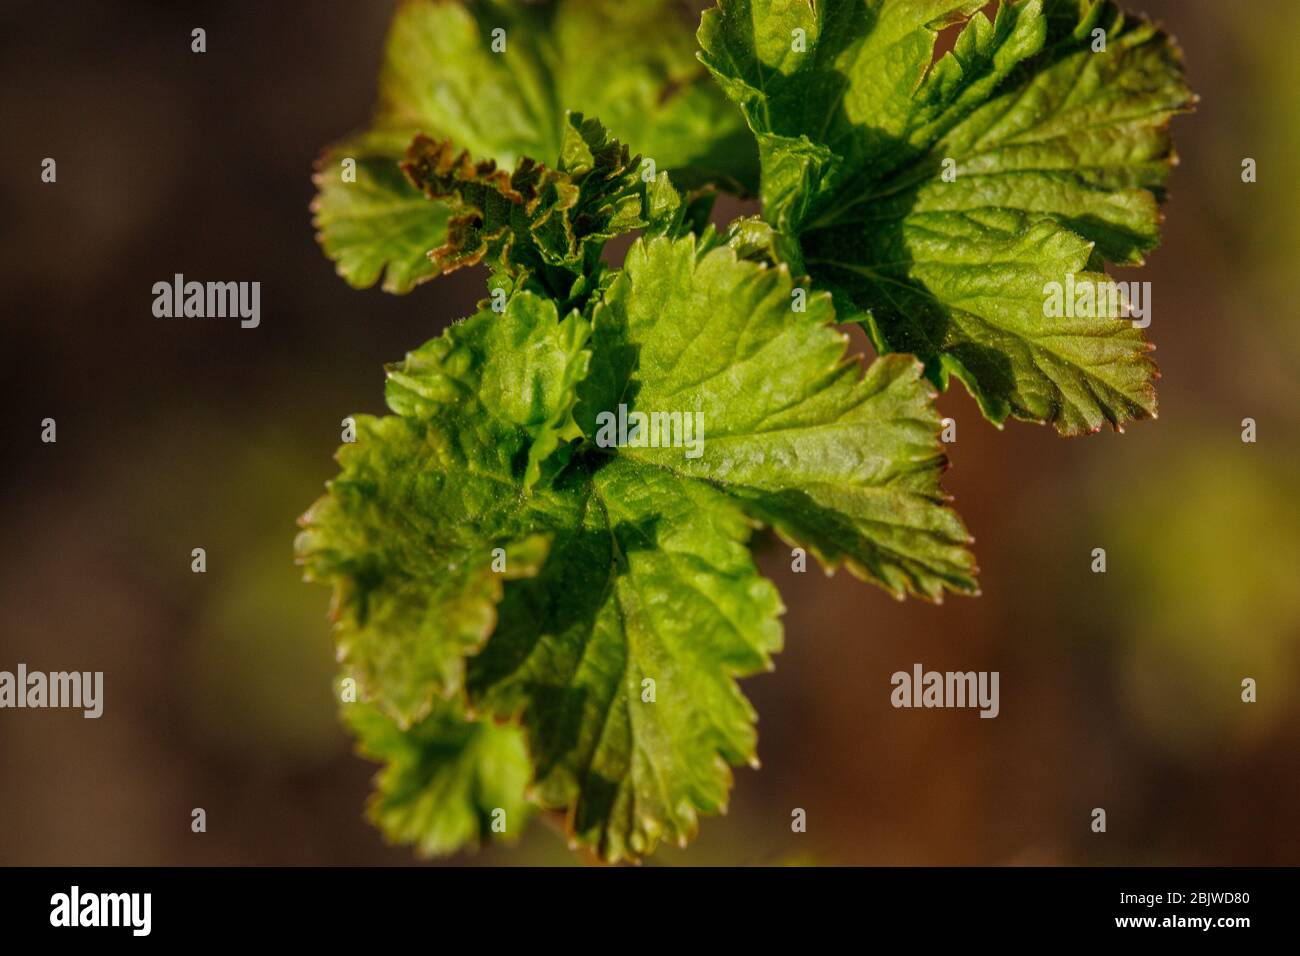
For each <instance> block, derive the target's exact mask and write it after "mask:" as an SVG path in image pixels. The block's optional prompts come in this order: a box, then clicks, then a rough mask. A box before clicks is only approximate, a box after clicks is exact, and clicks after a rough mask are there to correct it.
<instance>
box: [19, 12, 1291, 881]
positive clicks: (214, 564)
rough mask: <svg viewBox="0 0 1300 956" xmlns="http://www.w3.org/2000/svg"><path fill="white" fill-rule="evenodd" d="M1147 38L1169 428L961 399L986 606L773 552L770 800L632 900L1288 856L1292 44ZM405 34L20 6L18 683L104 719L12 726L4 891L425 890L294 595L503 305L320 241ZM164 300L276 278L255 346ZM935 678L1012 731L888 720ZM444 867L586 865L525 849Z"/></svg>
mask: <svg viewBox="0 0 1300 956" xmlns="http://www.w3.org/2000/svg"><path fill="white" fill-rule="evenodd" d="M1128 5H1129V6H1131V7H1136V8H1138V9H1144V10H1145V11H1147V12H1148V13H1150V14H1151V15H1153V16H1155V17H1156V18H1158V19H1160V20H1161V21H1163V22H1164V24H1165V25H1166V26H1167V27H1168V28H1169V29H1170V30H1171V31H1172V32H1173V33H1174V34H1175V35H1176V36H1177V38H1178V39H1179V40H1180V41H1181V43H1182V45H1183V47H1184V49H1185V51H1186V58H1187V62H1188V67H1189V74H1190V79H1191V83H1192V85H1193V87H1194V88H1195V89H1196V90H1198V91H1199V92H1200V94H1201V96H1202V102H1201V105H1200V108H1199V111H1198V112H1197V113H1196V114H1195V115H1193V116H1189V117H1183V118H1180V119H1177V120H1176V121H1175V132H1176V138H1177V141H1178V146H1179V152H1180V154H1181V157H1182V162H1181V165H1180V166H1179V168H1178V169H1177V170H1176V171H1175V173H1174V175H1173V178H1172V182H1171V199H1170V202H1169V204H1168V206H1167V208H1166V213H1167V217H1168V218H1167V222H1166V224H1165V232H1164V243H1163V245H1162V247H1161V248H1160V249H1159V250H1157V252H1156V253H1155V254H1154V255H1153V256H1151V258H1150V261H1149V263H1148V265H1147V266H1146V268H1145V269H1144V270H1142V271H1141V273H1132V274H1128V275H1123V274H1121V275H1118V276H1117V277H1118V278H1141V279H1149V280H1151V282H1152V283H1153V285H1154V290H1153V291H1154V318H1153V322H1152V325H1151V328H1150V329H1149V335H1150V336H1151V337H1152V338H1153V340H1154V341H1155V342H1156V343H1157V344H1158V346H1159V351H1158V352H1157V359H1158V360H1159V363H1160V366H1161V370H1162V372H1163V380H1162V381H1161V383H1160V403H1161V409H1160V418H1159V420H1158V421H1156V422H1148V423H1144V424H1141V425H1137V426H1134V427H1132V428H1131V429H1130V430H1129V432H1128V433H1127V434H1124V435H1115V434H1111V433H1105V434H1100V435H1096V436H1092V437H1089V438H1085V439H1075V440H1065V439H1061V438H1058V437H1056V436H1055V435H1054V434H1053V433H1052V432H1050V431H1048V430H1046V429H1043V428H1039V427H1035V426H1032V425H1027V424H1017V423H1012V424H1009V425H1008V426H1007V428H1006V429H1005V430H1004V431H1002V432H999V431H997V430H996V429H995V428H993V427H992V426H990V425H988V424H987V423H985V422H984V421H982V420H981V419H980V417H979V416H978V414H977V412H976V410H975V407H974V405H973V404H972V402H971V401H970V400H969V399H968V398H967V397H966V396H965V395H964V393H963V392H962V391H961V390H960V388H959V387H956V388H954V390H953V391H952V392H950V393H949V394H948V395H946V396H944V397H943V399H942V400H941V401H942V408H943V410H944V413H945V414H948V415H951V416H953V417H954V418H955V419H956V420H957V422H958V440H957V442H956V443H955V444H954V445H952V446H950V449H949V451H950V453H951V457H952V459H953V465H954V467H953V469H952V470H951V471H950V472H949V474H948V476H947V480H946V485H947V487H948V489H949V490H950V491H951V492H953V493H954V494H955V495H956V498H957V505H958V507H959V508H960V510H961V513H962V514H963V515H964V517H965V519H966V521H967V523H968V525H969V526H970V527H971V529H972V531H973V533H974V534H975V536H976V538H977V544H976V549H977V553H978V557H979V559H980V564H981V567H982V570H983V574H982V583H983V587H984V594H983V596H982V597H980V598H978V599H950V600H949V601H948V603H946V604H944V605H943V606H941V607H932V606H927V605H924V604H921V603H919V602H908V603H903V604H900V603H895V602H894V601H892V600H891V599H890V598H888V597H887V596H885V595H884V594H883V593H882V592H880V591H877V590H875V589H873V588H871V587H868V586H866V585H863V584H860V583H858V582H857V581H855V580H853V579H852V578H850V577H848V576H847V575H840V576H837V577H833V578H827V577H824V576H823V575H822V574H821V573H820V572H819V571H818V570H817V569H816V568H810V570H809V573H807V574H802V575H800V574H793V573H791V572H790V570H789V558H788V552H786V551H785V550H783V549H781V548H780V547H779V546H777V545H776V544H775V543H773V542H771V541H768V542H767V544H766V545H765V547H764V550H763V552H762V554H761V557H760V560H761V563H762V565H763V567H764V569H765V570H766V571H767V572H768V573H769V574H770V575H771V576H772V577H774V578H775V579H776V581H777V583H778V585H779V586H780V588H781V591H782V594H783V595H784V598H785V601H786V604H787V605H788V607H789V612H788V614H787V616H786V619H785V623H786V630H787V642H786V643H787V647H786V650H785V651H784V652H783V653H782V654H781V655H780V657H779V658H778V660H777V669H776V671H775V673H773V674H770V675H766V676H762V677H759V678H755V679H752V680H750V681H748V682H746V685H745V689H746V691H747V693H748V694H749V695H750V696H751V698H752V699H753V701H754V703H755V705H756V706H757V708H758V711H759V713H760V714H761V722H760V732H761V743H760V753H761V756H762V761H763V767H762V769H761V770H759V771H752V770H749V769H742V770H739V771H737V779H736V787H735V791H734V797H733V801H732V807H731V812H730V813H729V814H728V815H727V816H726V817H724V818H712V819H706V820H705V821H704V824H703V827H702V830H701V833H700V836H699V839H698V840H697V841H696V842H695V843H694V844H693V845H692V847H691V848H690V849H688V850H686V851H680V850H677V849H675V848H669V849H663V850H661V851H660V852H659V853H658V854H657V855H656V856H655V857H654V858H653V860H652V863H653V864H656V865H687V864H773V863H814V864H857V863H868V864H904V863H908V864H1007V863H1037V864H1101V863H1184V864H1211V863H1216V864H1247V863H1249V864H1300V745H1298V742H1300V697H1298V696H1297V695H1298V693H1300V589H1298V588H1297V584H1296V573H1297V568H1298V567H1300V560H1298V558H1300V510H1298V509H1297V507H1296V498H1295V490H1296V487H1297V484H1298V483H1300V465H1298V461H1297V455H1296V453H1295V449H1296V445H1295V442H1296V438H1297V407H1298V404H1297V395H1298V392H1300V388H1298V387H1297V384H1296V375H1295V367H1296V359H1297V346H1300V321H1298V319H1300V316H1298V315H1297V302H1298V301H1300V281H1298V280H1297V268H1298V267H1297V253H1298V252H1300V175H1297V166H1296V157H1297V156H1300V112H1298V111H1297V109H1296V95H1297V90H1300V59H1298V58H1297V57H1296V56H1295V55H1294V50H1295V47H1296V43H1295V42H1294V41H1295V40H1297V39H1300V37H1297V33H1298V32H1300V31H1298V29H1297V24H1300V17H1298V16H1297V15H1298V14H1300V10H1297V8H1296V5H1295V3H1294V2H1292V0H1243V2H1239V3H1222V2H1219V0H1180V2H1174V0H1167V2H1157V0H1131V2H1130V3H1129V4H1128ZM391 9H392V6H391V4H390V3H387V2H373V3H357V2H355V0H313V2H302V0H294V2H277V3H253V2H251V0H249V2H211V3H205V4H202V5H198V4H187V3H169V4H143V3H111V2H101V3H86V2H79V0H70V2H63V3H58V4H50V3H44V2H39V0H27V2H12V0H10V2H6V3H3V4H0V63H2V64H3V74H2V75H3V79H4V82H3V83H0V117H2V118H3V129H4V135H3V136H2V137H0V173H2V174H0V251H2V258H0V262H2V263H3V281H0V303H2V308H0V375H2V382H3V384H2V386H0V388H2V390H3V406H2V408H3V425H2V426H0V434H2V435H3V443H4V444H3V448H4V452H3V457H2V458H0V462H2V463H3V467H0V668H3V669H10V670H12V669H13V667H14V666H15V665H16V663H17V662H18V661H25V662H26V663H27V664H28V666H29V667H30V668H32V669H40V670H62V669H76V670H102V671H104V672H105V684H106V689H105V697H106V703H105V713H104V716H103V717H102V718H101V719H100V720H97V721H91V720H84V719H83V718H82V717H81V715H80V714H79V713H75V712H66V711H4V712H0V863H3V864H199V863H205V864H234V863H246V864H370V863H399V864H400V863H407V862H415V858H414V857H413V856H412V854H411V852H410V851H409V850H408V849H406V848H402V847H390V846H386V845H385V844H384V842H383V840H382V838H381V837H380V835H379V834H378V832H377V831H375V830H374V829H372V828H371V827H370V826H369V824H368V823H367V822H366V821H365V820H364V818H363V803H364V801H365V798H366V796H367V793H368V792H369V780H370V777H371V775H372V774H373V772H374V769H375V768H374V766H373V765H371V764H369V763H367V762H365V761H364V760H362V759H360V758H358V757H356V756H355V755H354V754H353V753H352V747H351V742H350V739H349V738H348V736H347V735H346V734H345V733H344V732H343V730H342V729H341V727H340V726H339V724H338V722H337V720H336V714H335V704H334V701H333V698H332V696H331V688H330V678H331V676H332V675H333V673H334V660H333V651H332V646H331V641H330V636H329V631H328V625H327V622H326V618H325V614H326V606H327V601H328V595H327V593H326V591H325V590H324V589H323V588H319V587H316V586H308V585H304V584H302V583H300V573H299V570H298V569H297V568H296V567H295V566H294V564H293V561H292V540H293V537H294V532H295V519H296V517H297V515H298V514H299V513H300V512H301V511H302V510H303V509H304V508H305V507H306V506H307V505H308V504H309V503H310V502H311V501H312V500H313V499H314V498H315V497H316V496H317V495H318V494H319V493H320V491H321V490H322V485H323V482H324V481H325V480H326V479H327V478H328V477H330V476H331V475H332V474H333V473H334V470H335V468H334V465H333V462H332V460H331V455H332V453H333V450H334V448H335V446H336V445H337V443H338V439H339V422H340V419H341V418H342V417H343V416H345V415H347V414H350V413H353V412H359V411H364V412H373V413H378V412H380V411H382V409H383V405H382V385H383V376H382V370H381V366H382V364H383V363H384V362H386V361H389V360H393V359H396V358H399V357H400V356H402V355H403V354H404V353H405V351H406V350H407V349H409V348H412V347H414V346H416V345H418V344H420V343H421V342H423V341H425V340H426V339H428V338H430V337H432V336H433V335H435V334H437V333H438V332H439V331H440V330H441V329H442V328H443V327H444V326H445V325H446V324H447V323H448V322H449V321H451V320H452V319H454V318H456V317H458V316H461V315H463V314H465V313H466V312H467V311H468V310H469V308H470V306H471V304H472V302H473V301H474V300H475V299H476V298H478V297H479V296H480V295H481V290H482V288H483V287H482V281H483V276H482V275H481V274H479V273H477V272H462V273H457V274H456V275H454V276H452V277H450V278H445V279H442V280H440V281H439V282H436V283H433V284H431V285H427V286H424V287H422V288H420V289H418V290H416V291H415V292H414V293H413V294H411V295H409V296H406V297H401V298H398V297H393V296H388V295H385V294H383V293H381V292H379V291H377V290H372V291H367V292H357V291H353V290H351V289H349V288H347V287H346V286H345V285H344V283H343V282H342V281H341V280H339V279H338V278H337V277H336V276H335V275H334V271H333V268H332V266H331V265H330V263H329V262H327V261H326V259H325V258H324V257H323V256H322V255H321V253H320V252H319V250H318V249H317V247H316V244H315V241H314V239H313V232H312V228H311V225H310V221H309V214H308V212H307V205H308V202H309V201H310V199H311V196H312V192H313V190H312V185H311V182H310V170H311V165H312V161H313V159H314V157H315V155H316V154H317V152H318V150H319V149H320V148H321V147H323V146H324V145H325V144H326V143H328V142H330V141H331V140H333V139H336V138H338V137H340V136H341V135H342V134H345V133H347V132H349V131H351V130H353V129H354V128H358V127H360V126H361V125H362V124H363V123H364V122H365V120H366V119H367V117H368V114H369V109H370V106H371V103H372V99H373V95H374V82H375V76H376V73H377V69H378V64H379V56H380V50H381V42H382V37H383V34H384V31H385V27H386V24H387V21H388V18H389V16H390V13H391ZM195 26H202V27H204V28H205V29H206V30H207V34H208V52H207V53H206V54H204V55H194V54H192V53H190V50H189V43H190V40H189V36H190V30H191V29H192V28H193V27H195ZM1287 33H1289V34H1290V37H1289V38H1288V37H1287V36H1286V35H1285V34H1287ZM616 68H617V64H611V69H616ZM46 156H50V157H54V158H56V159H57V161H58V182H57V184H55V185H47V184H43V183H41V182H40V177H39V174H40V162H41V160H42V159H43V158H44V157H46ZM1243 157H1252V158H1254V159H1256V160H1257V162H1258V169H1259V181H1258V182H1257V183H1255V184H1253V185H1246V184H1243V183H1242V181H1241V177H1240V170H1241V160H1242V158H1243ZM740 209H742V207H740V206H738V205H737V204H735V203H732V204H730V205H727V206H724V207H722V212H723V214H734V213H736V212H737V211H739V210H740ZM175 272H182V273H184V274H185V275H186V276H187V277H188V276H192V277H195V278H201V279H207V278H221V279H230V280H244V281H252V280H259V281H261V283H262V323H261V327H260V328H258V329H256V330H244V329H240V328H239V327H238V324H237V323H235V322H232V321H226V322H211V323H205V322H199V321H165V320H158V319H155V318H154V317H153V316H152V314H151V304H152V294H151V286H152V284H153V283H154V282H156V281H158V280H161V279H168V278H170V276H171V275H172V274H173V273H175ZM1247 416H1249V417H1252V418H1254V419H1256V421H1257V422H1258V429H1259V440H1258V442H1257V443H1256V444H1243V443H1242V441H1241V420H1242V419H1243V418H1244V417H1247ZM45 417H53V418H55V419H56V420H57V422H58V442H57V444H52V445H47V444H42V443H41V442H40V437H39V434H40V421H41V419H43V418H45ZM198 546H202V547H205V548H206V549H207V554H208V572H207V573H206V574H204V575H196V574H192V573H191V572H190V550H191V548H194V547H198ZM1094 547H1105V548H1106V550H1107V553H1108V567H1109V570H1108V573H1106V574H1104V575H1098V574H1093V573H1091V572H1090V569H1089V565H1090V561H1091V556H1090V552H1091V550H1092V549H1093V548H1094ZM914 662H921V663H923V664H924V665H925V666H926V667H927V668H930V667H933V668H936V669H939V670H949V669H953V670H956V669H963V670H964V669H984V670H998V671H1000V673H1001V707H1002V711H1001V716H999V717H998V718H997V719H996V720H980V719H978V718H977V716H976V714H975V712H973V711H943V710H936V711H924V710H916V711H907V710H894V709H892V708H891V707H890V705H889V691H890V686H889V675H890V674H891V673H892V672H894V671H895V670H899V669H910V667H911V665H912V664H913V663H914ZM1243 677H1253V678H1255V679H1256V680H1257V681H1258V687H1259V700H1258V703H1255V704H1243V703H1242V702H1241V700H1240V683H1241V680H1242V678H1243ZM193 807H203V808H204V809H205V810H206V811H207V816H208V831H207V832H206V833H204V834H194V833H192V832H191V831H190V811H191V808H193ZM795 807H802V808H804V809H805V810H806V811H807V814H808V832H807V833H806V834H794V833H792V832H791V829H790V814H791V810H792V808H795ZM1093 807H1105V808H1106V810H1107V813H1108V832H1107V833H1105V834H1104V835H1098V834H1094V833H1092V832H1091V830H1090V828H1089V823H1090V811H1091V809H1092V808H1093ZM453 862H467V863H473V864H485V863H491V864H538V863H547V864H566V863H572V862H577V861H576V860H575V859H574V858H573V857H572V856H571V854H570V853H569V852H568V850H567V849H566V848H565V846H564V842H563V841H562V839H561V838H560V837H559V836H558V835H557V834H556V833H555V832H553V831H552V830H550V829H548V828H547V827H546V826H543V825H541V824H540V823H538V822H535V823H534V824H533V826H532V828H531V829H530V831H529V832H528V834H527V835H526V836H525V837H524V839H523V840H522V842H521V843H520V844H519V845H518V846H517V847H515V848H512V849H506V848H494V849H491V850H488V851H484V852H480V853H478V854H471V855H467V856H463V857H460V858H457V859H456V860H454V861H453Z"/></svg>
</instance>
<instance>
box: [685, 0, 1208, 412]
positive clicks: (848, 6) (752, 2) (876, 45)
mask: <svg viewBox="0 0 1300 956" xmlns="http://www.w3.org/2000/svg"><path fill="white" fill-rule="evenodd" d="M982 6H984V4H983V3H982V2H978V0H915V2H907V3H889V2H883V0H824V2H818V3H816V4H809V3H806V2H804V0H721V2H720V3H719V7H718V9H716V10H711V11H708V12H707V13H706V14H705V16H704V19H703V22H702V24H701V28H700V42H701V46H702V47H703V50H704V52H703V55H702V56H703V59H704V61H705V63H706V64H707V65H708V66H709V68H710V69H711V70H712V71H713V72H714V74H715V76H716V77H717V78H718V79H719V82H720V83H721V84H722V85H723V87H724V89H726V90H727V92H728V94H729V95H730V96H731V97H732V98H733V99H734V100H736V102H737V103H738V104H740V106H741V108H742V111H743V112H744V113H745V116H746V118H747V120H748V121H749V123H750V126H751V127H752V128H753V129H754V131H755V134H756V135H757V137H758V140H759V151H760V156H761V161H762V168H763V186H762V195H763V200H764V209H765V215H766V216H767V217H768V218H769V220H771V221H772V222H773V223H774V224H775V225H777V226H778V227H779V228H780V229H781V230H783V231H785V232H786V233H788V234H790V235H792V236H797V237H798V241H799V246H800V257H801V261H802V263H803V265H804V266H806V268H807V270H808V271H809V273H810V274H811V275H812V277H813V278H814V279H815V280H818V281H819V282H822V283H824V284H827V285H829V286H831V287H832V288H834V289H835V290H836V292H837V301H841V302H842V304H843V305H844V306H845V307H846V310H845V311H849V310H850V308H855V309H860V310H863V311H864V313H865V314H864V315H863V316H862V319H863V321H864V324H865V325H866V326H867V328H868V331H869V332H870V333H871V335H872V338H873V340H874V341H875V344H876V345H877V346H878V347H879V348H881V349H882V350H884V351H909V352H913V353H915V354H917V355H918V356H920V357H921V358H922V359H923V360H924V361H925V363H926V366H927V372H928V374H929V375H930V377H931V378H932V379H933V380H934V381H935V382H937V383H939V384H940V385H946V384H947V380H948V376H949V375H950V374H955V375H957V376H958V377H959V378H960V379H961V380H962V381H963V383H964V384H966V386H967V387H968V388H969V389H970V390H971V392H972V393H973V394H974V395H975V397H976V398H977V400H978V401H979V403H980V405H981V408H982V409H983V410H984V412H985V414H986V415H987V416H988V417H989V418H991V419H992V420H994V421H997V422H1001V421H1002V420H1003V419H1005V418H1006V417H1007V416H1008V415H1015V416H1017V417H1021V418H1028V419H1033V420H1046V421H1052V422H1053V423H1055V424H1056V426H1057V427H1058V428H1059V429H1060V430H1061V431H1063V432H1066V433H1075V432H1080V431H1086V430H1091V429H1095V428H1097V427H1099V426H1100V425H1101V424H1102V423H1104V422H1107V421H1109V422H1111V423H1113V424H1115V425H1117V426H1118V425H1120V424H1122V423H1123V422H1124V421H1126V420H1128V419H1132V418H1141V417H1146V416H1148V415H1151V414H1154V409H1155V398H1154V390H1153V388H1152V378H1153V376H1154V365H1153V364H1152V363H1151V361H1150V359H1149V358H1148V357H1147V354H1146V353H1147V351H1148V349H1147V347H1146V346H1145V344H1144V343H1143V341H1142V339H1141V336H1140V334H1138V333H1137V332H1136V331H1135V330H1134V329H1133V327H1132V325H1131V323H1129V322H1126V321H1121V320H1117V319H1116V318H1114V317H1106V318H1094V319H1072V320H1061V319H1053V318H1048V317H1045V316H1044V311H1043V305H1044V298H1045V294H1046V293H1045V287H1046V286H1047V284H1048V283H1052V282H1057V283H1062V284H1064V283H1065V282H1066V281H1067V278H1066V277H1067V274H1076V276H1077V277H1078V278H1080V279H1082V278H1089V279H1096V278H1099V276H1087V277H1085V276H1083V275H1081V273H1083V272H1084V270H1085V269H1088V268H1091V269H1094V270H1095V269H1096V268H1097V267H1098V266H1100V264H1101V263H1102V261H1103V260H1110V261H1114V262H1119V263H1124V264H1130V263H1138V262H1140V261H1141V258H1142V254H1143V253H1144V252H1146V251H1148V250H1150V249H1151V248H1153V247H1154V245H1155V243H1156V240H1157V238H1158V224H1159V211H1158V208H1157V205H1158V200H1159V199H1160V198H1161V197H1162V194H1163V190H1162V187H1163V183H1164V180H1165V177H1166V175H1167V172H1168V168H1169V166H1170V164H1171V162H1172V158H1173V149H1172V145H1171V142H1170V138H1169V134H1168V120H1169V118H1170V116H1171V115H1173V114H1174V113H1175V112H1177V111H1179V110H1183V109H1185V108H1187V107H1188V106H1189V105H1190V103H1191V102H1192V96H1191V94H1190V93H1189V92H1188V90H1187V88H1186V87H1185V86H1184V84H1183V81H1182V69H1181V62H1180V58H1179V55H1178V52H1177V50H1176V48H1175V47H1174V46H1173V45H1172V43H1171V42H1170V41H1169V39H1168V37H1166V36H1165V35H1164V34H1163V33H1161V32H1160V31H1158V30H1157V29H1156V28H1154V27H1153V26H1151V25H1150V24H1148V23H1147V22H1145V21H1143V20H1140V19H1134V18H1128V17H1126V16H1124V15H1123V14H1121V13H1119V12H1118V11H1117V10H1116V9H1115V8H1114V7H1113V6H1112V5H1111V4H1109V3H1106V2H1091V0H1045V2H1040V0H1024V2H1016V3H1008V4H1002V5H1001V6H1000V7H999V9H998V12H997V14H996V16H995V17H994V19H993V20H991V21H990V20H989V19H988V18H987V17H985V16H984V15H983V14H982V13H980V12H977V11H978V10H979V8H981V7H982ZM965 18H969V19H966V22H965V23H964V24H963V25H962V26H961V27H960V31H961V32H960V33H959V35H958V36H957V39H956V43H955V45H954V48H953V50H952V51H951V52H949V53H947V54H945V55H944V56H943V57H941V58H940V59H939V60H938V61H937V62H934V63H933V64H932V59H933V51H934V45H935V37H936V31H937V30H939V29H941V28H943V27H945V26H947V25H949V24H953V23H959V22H961V21H962V20H963V19H965ZM1094 30H1102V31H1104V33H1105V39H1106V50H1105V52H1096V53H1094V52H1093V50H1092V43H1093V31H1094ZM795 31H803V34H802V35H803V37H804V40H805V43H806V46H805V49H804V51H803V52H798V51H797V50H796V49H795V48H794V46H795V43H794V39H793V38H794V37H795V36H797V34H796V33H795ZM945 159H951V160H952V161H953V165H952V166H950V169H951V170H955V172H956V178H955V180H952V181H947V180H945V178H944V176H943V171H944V160H945ZM948 178H949V179H951V176H949V177H948ZM850 303H851V306H850Z"/></svg>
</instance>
